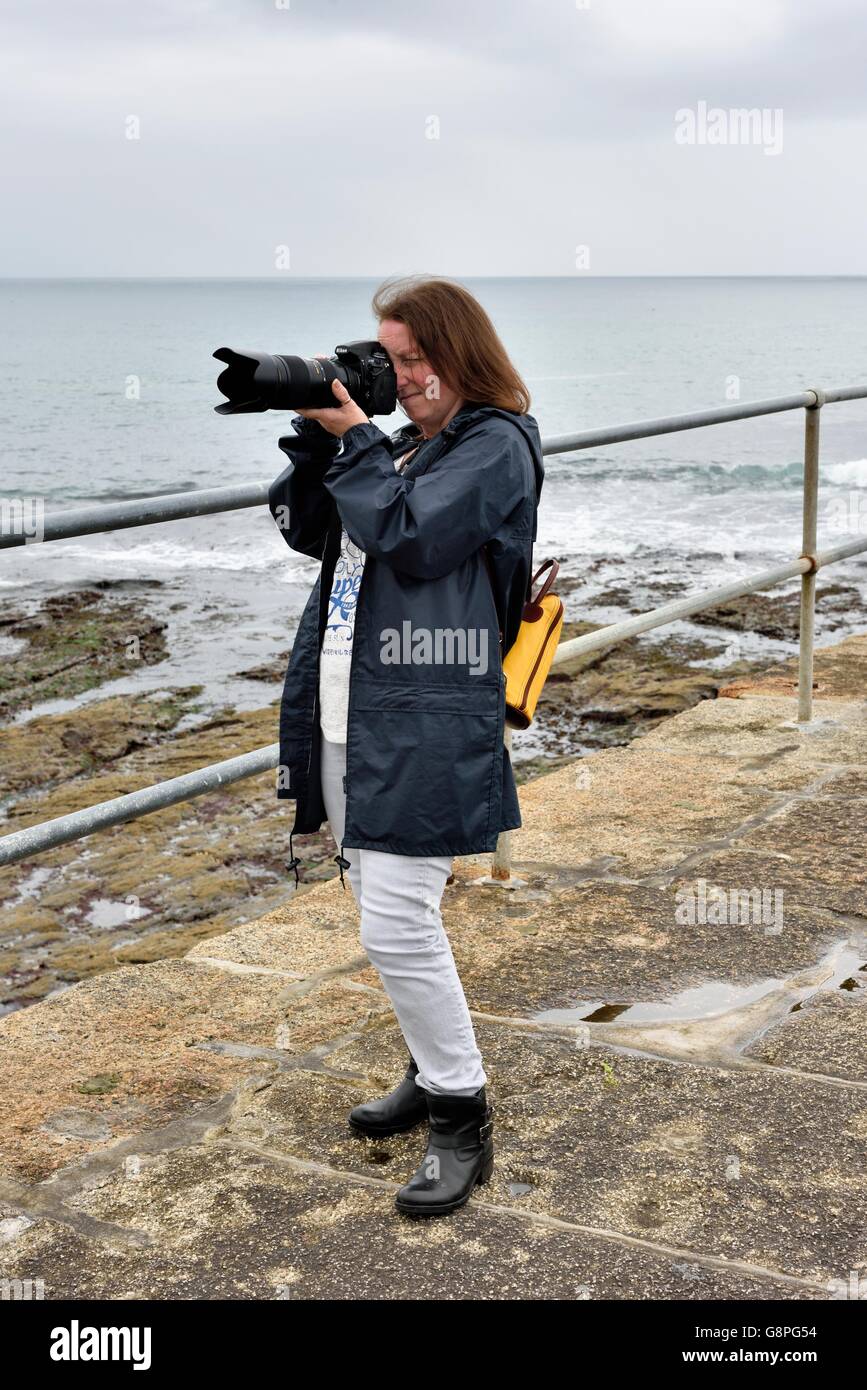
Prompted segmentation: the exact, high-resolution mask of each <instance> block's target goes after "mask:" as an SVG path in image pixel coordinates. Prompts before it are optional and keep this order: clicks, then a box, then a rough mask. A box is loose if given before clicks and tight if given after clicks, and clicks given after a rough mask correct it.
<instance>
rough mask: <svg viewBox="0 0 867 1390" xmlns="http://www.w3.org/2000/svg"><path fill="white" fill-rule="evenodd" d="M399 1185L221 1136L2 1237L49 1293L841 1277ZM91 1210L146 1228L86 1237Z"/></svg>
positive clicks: (626, 1286)
mask: <svg viewBox="0 0 867 1390" xmlns="http://www.w3.org/2000/svg"><path fill="white" fill-rule="evenodd" d="M395 1190H396V1184H392V1183H391V1182H388V1181H373V1182H371V1181H367V1182H353V1181H352V1180H351V1179H349V1178H347V1177H346V1176H345V1175H343V1174H341V1173H339V1172H317V1171H315V1169H308V1170H305V1169H303V1168H298V1167H293V1166H292V1165H290V1164H287V1163H285V1162H281V1161H280V1160H279V1158H274V1157H271V1156H270V1155H268V1154H267V1153H262V1152H257V1151H256V1150H255V1149H251V1148H242V1147H221V1146H219V1145H210V1146H205V1147H196V1148H189V1149H183V1150H180V1151H177V1152H174V1153H171V1154H168V1155H160V1156H158V1157H157V1158H155V1159H154V1160H153V1162H151V1163H149V1164H148V1165H147V1166H146V1167H144V1168H143V1169H142V1170H141V1172H140V1173H139V1175H138V1176H137V1177H135V1178H134V1179H131V1178H124V1177H121V1176H116V1177H114V1178H112V1179H109V1180H108V1181H106V1182H105V1183H104V1184H103V1185H102V1186H101V1187H99V1188H98V1189H92V1190H90V1191H88V1192H87V1193H85V1194H83V1195H82V1197H81V1198H79V1199H78V1200H77V1201H76V1202H75V1203H74V1204H71V1205H70V1215H69V1221H68V1222H65V1223H60V1222H57V1221H39V1222H37V1223H34V1225H33V1226H31V1227H30V1228H29V1229H27V1230H26V1231H25V1232H24V1233H23V1234H21V1235H20V1236H19V1237H18V1238H17V1239H16V1240H14V1241H12V1242H10V1243H8V1244H7V1245H6V1247H5V1248H4V1252H3V1254H4V1274H5V1275H6V1277H7V1278H13V1279H14V1278H19V1279H42V1280H43V1281H44V1295H45V1298H46V1299H48V1300H52V1299H67V1298H71V1299H104V1298H112V1299H119V1300H126V1299H167V1300H172V1301H178V1300H191V1299H245V1300H268V1299H277V1300H301V1301H305V1300H312V1299H316V1300H320V1299H329V1300H331V1299H334V1300H356V1299H362V1300H381V1299H386V1298H387V1299H413V1300H415V1299H425V1300H428V1299H430V1300H465V1299H485V1300H515V1299H570V1300H571V1299H575V1300H582V1301H585V1300H593V1299H615V1300H620V1299H623V1300H626V1299H653V1298H660V1299H679V1300H680V1299H682V1300H704V1299H750V1300H771V1299H773V1300H793V1299H797V1300H799V1301H801V1300H807V1301H811V1300H816V1301H818V1300H824V1299H828V1298H830V1296H831V1295H830V1292H829V1291H828V1290H827V1289H824V1288H823V1287H822V1286H821V1284H820V1285H818V1286H816V1287H811V1286H809V1285H807V1284H804V1283H799V1282H796V1281H787V1280H784V1279H782V1278H779V1277H776V1278H775V1277H773V1275H770V1274H768V1275H763V1274H761V1273H760V1272H759V1271H749V1270H744V1269H740V1268H738V1267H736V1266H735V1267H726V1266H725V1265H724V1264H719V1265H716V1266H715V1265H714V1263H713V1262H711V1261H704V1260H697V1259H695V1258H694V1257H693V1256H692V1254H691V1252H689V1251H685V1252H684V1251H677V1250H671V1251H669V1250H665V1249H660V1248H656V1247H654V1245H653V1244H652V1243H651V1242H648V1241H642V1240H639V1241H635V1242H628V1241H621V1240H612V1239H605V1238H604V1237H601V1236H598V1235H595V1234H593V1233H587V1232H584V1231H581V1230H579V1229H572V1228H570V1227H569V1226H568V1224H566V1223H558V1222H556V1221H550V1222H546V1221H544V1220H539V1219H529V1220H528V1219H527V1218H525V1217H522V1216H521V1215H519V1214H517V1213H512V1212H510V1211H508V1210H503V1209H502V1208H498V1207H497V1206H496V1205H493V1204H488V1203H483V1202H480V1201H479V1200H478V1199H477V1198H475V1197H474V1198H472V1199H471V1200H470V1202H469V1203H468V1204H467V1206H466V1207H464V1208H463V1209H462V1210H461V1211H460V1212H457V1213H454V1214H453V1215H452V1216H450V1217H448V1218H445V1219H440V1220H436V1219H431V1220H428V1221H426V1222H424V1223H419V1222H415V1221H413V1220H411V1219H409V1218H406V1217H404V1216H402V1215H401V1214H400V1213H398V1212H397V1211H395V1210H394V1205H393V1204H394V1192H395ZM85 1217H88V1218H90V1219H92V1220H96V1219H99V1220H105V1221H109V1220H110V1221H112V1222H115V1223H118V1224H121V1225H123V1226H125V1227H126V1228H127V1229H129V1230H131V1231H135V1232H137V1233H140V1234H141V1235H142V1236H144V1237H145V1238H146V1239H147V1241H148V1243H147V1244H146V1245H145V1246H143V1247H142V1246H135V1245H131V1244H130V1243H125V1242H122V1241H121V1240H119V1239H115V1240H114V1241H111V1240H108V1239H104V1240H96V1239H93V1238H90V1239H88V1238H87V1237H86V1236H85V1235H83V1234H82V1233H81V1231H80V1230H79V1229H76V1227H75V1225H74V1224H73V1223H74V1222H75V1221H82V1220H83V1219H84V1218H85Z"/></svg>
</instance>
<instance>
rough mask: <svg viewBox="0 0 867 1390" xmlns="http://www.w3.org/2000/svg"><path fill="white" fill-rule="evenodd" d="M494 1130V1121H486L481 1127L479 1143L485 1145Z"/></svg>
mask: <svg viewBox="0 0 867 1390" xmlns="http://www.w3.org/2000/svg"><path fill="white" fill-rule="evenodd" d="M493 1128H494V1122H493V1120H486V1121H485V1123H484V1124H483V1125H479V1143H480V1144H484V1142H485V1140H486V1139H487V1138H488V1137H489V1135H490V1134H491V1132H492V1130H493Z"/></svg>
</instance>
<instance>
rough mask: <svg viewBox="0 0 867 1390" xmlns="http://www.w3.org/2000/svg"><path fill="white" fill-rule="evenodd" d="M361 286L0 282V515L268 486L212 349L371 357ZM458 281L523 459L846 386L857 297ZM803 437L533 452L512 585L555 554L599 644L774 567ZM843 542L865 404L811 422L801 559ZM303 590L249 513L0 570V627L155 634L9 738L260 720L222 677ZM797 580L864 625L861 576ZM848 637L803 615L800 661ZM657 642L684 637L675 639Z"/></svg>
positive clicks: (856, 379)
mask: <svg viewBox="0 0 867 1390" xmlns="http://www.w3.org/2000/svg"><path fill="white" fill-rule="evenodd" d="M379 283H380V281H379V280H378V279H325V278H310V279H298V278H295V277H292V278H289V277H288V276H287V277H286V278H280V276H279V275H275V277H274V278H271V279H267V280H253V279H242V280H230V279H227V280H218V279H206V280H186V279H142V280H112V279H99V280H97V279H92V280H85V279H79V280H61V279H58V280H20V279H19V280H5V281H2V282H0V304H2V322H3V333H2V335H0V427H2V463H0V497H5V498H15V497H26V498H38V499H41V500H42V502H43V504H44V508H45V512H46V514H51V513H53V512H60V511H63V509H65V508H72V507H80V506H81V505H83V504H84V503H99V502H116V501H120V500H127V499H133V498H144V497H151V496H154V495H157V494H161V493H177V492H188V491H190V492H191V491H194V490H195V489H198V488H212V487H219V486H221V485H224V484H230V483H246V482H253V481H265V482H270V481H271V480H272V479H273V478H275V477H276V476H277V474H278V473H280V472H282V470H283V468H284V466H285V464H286V459H285V457H284V455H283V454H282V453H281V452H280V451H279V449H278V447H277V440H278V437H279V436H280V435H281V434H285V433H287V432H289V423H288V422H289V418H290V413H289V412H279V411H268V412H264V413H261V414H253V415H236V416H229V417H227V416H221V415H218V414H216V413H215V411H214V409H213V407H214V406H215V405H216V404H217V403H218V402H219V401H220V400H222V397H221V396H220V394H219V392H218V391H217V387H216V378H217V375H218V373H219V372H220V371H221V370H222V364H221V363H218V362H217V361H215V360H214V358H213V355H212V354H213V352H214V351H215V350H216V349H217V348H220V347H223V346H228V347H232V348H236V349H243V348H252V349H256V350H263V351H267V352H274V353H277V352H283V353H298V354H301V355H304V356H311V355H313V354H314V353H317V352H323V353H332V352H333V350H334V347H335V346H336V345H337V344H338V343H340V342H345V341H347V340H350V339H353V338H365V337H371V338H375V337H376V329H377V323H376V319H375V317H374V315H373V313H372V310H371V297H372V295H373V293H374V291H375V289H376V287H377V285H378V284H379ZM462 283H464V284H465V285H466V286H467V287H468V288H469V289H470V290H471V292H472V293H473V294H475V295H476V297H477V298H478V299H479V300H480V302H481V303H482V304H483V305H484V307H485V309H486V310H487V312H488V313H489V315H490V316H491V318H492V320H493V322H494V324H495V326H496V328H497V331H498V332H499V334H500V337H501V338H502V340H503V342H504V344H505V346H506V349H507V351H508V353H509V355H510V357H511V359H512V361H513V362H514V364H515V366H516V367H517V369H518V371H519V372H520V374H521V375H522V377H523V378H524V380H525V381H526V383H527V385H528V387H529V390H530V393H531V396H532V403H531V413H532V414H533V415H534V416H535V418H536V420H537V421H538V423H539V426H540V429H541V432H542V435H543V437H546V436H547V437H551V436H555V435H562V434H566V433H571V432H576V431H579V430H585V429H591V428H594V427H596V426H604V425H616V424H621V423H624V422H628V421H634V420H640V419H645V418H655V417H659V416H664V415H671V414H676V413H680V412H687V411H695V410H703V409H710V408H713V407H718V406H721V405H726V404H731V403H734V402H736V401H749V400H756V399H762V398H766V397H773V396H781V395H788V394H790V393H795V392H798V391H802V390H805V389H806V388H809V387H814V386H821V387H829V386H843V385H857V384H864V383H867V279H861V278H847V277H841V278H825V277H816V278H787V277H782V276H781V277H768V278H755V277H745V278H663V277H653V278H611V279H608V278H598V277H593V278H590V277H583V276H581V275H580V274H576V275H575V276H574V277H571V278H568V277H567V278H528V279H518V278H516V279H495V278H480V279H465V280H463V281H462ZM405 420H406V417H405V416H404V415H403V413H402V412H397V413H396V414H395V415H393V416H391V417H389V418H388V419H386V418H383V417H378V418H377V420H376V423H377V424H378V425H380V427H381V428H383V429H384V430H386V431H387V432H388V431H391V430H393V429H395V428H397V427H398V425H400V424H403V423H405ZM803 436H804V413H803V411H792V412H789V413H785V414H777V415H773V416H769V417H766V418H761V419H752V420H747V421H740V422H736V423H727V424H724V425H716V426H712V427H707V428H701V429H694V430H688V431H684V432H681V433H677V434H671V435H660V436H656V437H654V438H651V439H647V440H637V441H634V442H630V443H626V444H616V445H610V446H606V447H600V448H593V449H587V450H582V451H580V452H565V453H562V454H559V455H548V456H547V457H546V460H545V468H546V474H545V482H544V486H543V491H542V500H541V504H540V509H539V529H538V536H537V540H536V545H535V550H534V565H535V567H538V565H540V564H541V563H542V561H543V560H545V559H547V558H549V557H552V556H553V557H555V558H556V559H557V560H558V561H559V563H560V575H561V576H568V577H569V579H570V592H569V595H568V599H567V603H566V616H567V618H568V619H575V620H577V619H586V620H588V621H592V622H596V623H599V622H613V621H616V620H617V619H619V618H623V617H626V616H629V615H630V614H632V613H634V612H635V611H641V610H643V609H644V608H647V607H652V606H654V604H656V603H659V602H662V601H664V600H665V599H666V598H668V597H671V595H672V593H674V592H675V591H682V592H692V591H696V590H700V589H704V588H709V587H711V586H714V585H719V584H723V583H726V582H728V581H730V580H733V579H736V578H738V577H740V576H747V575H750V574H752V573H754V572H756V571H758V570H761V569H764V568H766V567H769V566H771V565H774V564H776V563H780V562H783V561H785V560H787V559H791V558H794V557H795V556H797V555H798V554H799V552H800V548H801V547H800V540H801V482H802V476H803ZM858 535H860V536H862V537H864V538H867V400H863V401H852V402H846V403H840V404H831V405H828V406H827V407H826V408H824V409H823V411H822V419H821V471H820V507H819V543H820V546H823V547H824V546H830V545H834V544H839V543H840V542H842V541H845V540H849V539H853V538H854V537H856V536H858ZM317 573H318V564H317V562H316V561H314V560H310V559H308V558H307V557H305V556H302V555H298V554H296V553H295V552H293V551H291V550H290V549H289V547H288V546H287V545H286V542H285V540H284V539H283V536H282V534H281V533H280V532H279V530H278V529H277V527H276V526H275V524H274V522H273V520H272V519H271V516H270V514H269V512H268V510H267V508H266V507H257V508H251V509H245V510H238V511H233V512H227V513H224V514H221V515H217V516H206V517H200V518H195V519H189V520H178V521H172V522H169V523H164V524H161V525H150V526H142V527H136V528H130V529H125V530H122V531H117V532H114V533H106V534H98V535H92V536H84V537H80V538H78V539H75V540H69V541H59V542H50V543H46V544H35V545H27V546H22V547H18V548H15V549H11V550H5V551H0V605H2V606H3V607H4V608H6V610H7V612H8V611H12V610H15V611H17V610H18V609H20V608H22V607H23V608H25V609H26V608H28V607H32V606H33V605H35V604H37V603H38V602H39V601H40V599H42V598H44V597H45V596H47V595H49V594H53V593H56V592H58V591H60V590H63V589H68V588H70V587H73V588H74V587H78V586H81V585H88V584H91V583H93V582H95V581H100V580H109V581H111V582H112V585H117V588H118V592H120V593H123V592H125V591H129V592H133V593H134V592H136V591H137V586H138V585H139V584H141V582H142V581H154V580H158V581H160V582H159V584H158V585H153V584H151V585H150V586H148V587H147V588H145V589H143V590H142V594H143V596H144V598H145V601H146V603H147V605H148V606H149V607H150V608H151V609H152V610H153V611H155V612H156V613H157V615H158V616H160V617H162V618H163V619H164V620H165V621H166V622H167V623H168V629H167V634H166V636H167V643H168V648H169V652H170V655H169V657H168V658H167V660H166V661H164V662H161V663H159V664H157V665H154V666H148V667H142V668H140V669H139V670H137V672H136V673H135V674H134V675H133V674H131V675H129V676H125V677H124V678H123V679H122V680H118V681H114V682H112V683H111V684H110V685H103V686H101V687H99V688H98V689H97V690H95V691H92V692H88V694H87V695H83V696H78V697H76V700H75V701H74V702H68V701H63V700H55V701H52V702H50V703H47V702H46V703H45V704H42V705H39V706H36V707H34V708H32V709H31V710H29V711H24V712H23V713H22V714H21V715H19V716H18V718H19V719H21V720H26V719H28V718H31V717H32V716H33V715H34V714H35V713H40V714H41V713H50V712H53V711H59V710H63V709H66V708H70V707H71V706H72V704H80V703H81V702H82V701H83V700H85V699H95V698H103V697H104V696H106V695H107V694H114V693H118V692H124V691H129V692H135V691H145V690H150V689H165V688H167V687H169V686H188V685H191V684H201V685H202V686H203V688H204V689H203V700H204V702H205V706H206V708H209V709H214V710H216V709H224V708H227V707H229V706H233V707H235V708H236V709H249V708H257V707H261V705H263V704H264V703H266V702H267V699H270V698H274V692H273V690H272V691H271V694H269V695H267V696H266V695H265V694H264V693H263V685H262V683H261V681H257V680H252V679H250V678H249V677H247V676H246V675H245V674H244V673H245V672H247V671H249V669H250V668H251V667H255V666H257V665H259V664H261V663H267V662H269V661H272V660H273V659H274V658H275V657H276V656H277V655H278V654H279V653H285V652H286V651H287V650H288V648H289V647H290V646H291V642H292V636H293V633H294V630H295V627H296V624H297V621H298V618H299V616H300V613H301V611H302V609H303V607H304V604H305V602H306V599H307V596H308V594H309V592H310V588H311V586H312V585H313V583H314V582H315V580H316V576H317ZM822 580H823V581H824V580H829V581H830V580H833V582H835V583H840V584H846V585H850V586H852V587H853V589H854V590H857V592H858V594H859V595H860V599H861V603H863V602H867V563H865V559H864V557H861V558H860V559H856V560H849V561H846V562H843V563H840V564H839V565H835V566H834V567H833V570H828V571H824V572H823V575H822ZM789 587H792V586H789ZM863 623H864V617H863V611H861V604H853V606H852V609H851V612H846V611H843V612H842V613H841V612H840V610H839V607H838V608H837V609H836V611H835V613H834V619H833V628H831V627H829V626H828V623H827V622H826V620H825V618H824V617H823V614H822V611H821V605H820V607H819V614H818V621H817V638H818V640H819V641H820V642H821V641H822V640H823V635H825V636H826V637H827V636H828V634H830V633H831V632H833V639H834V640H836V639H838V638H839V637H841V636H845V635H846V633H847V632H848V631H857V630H859V629H863ZM706 631H707V630H706V629H705V632H706ZM665 632H666V633H669V634H676V635H686V634H689V633H694V632H695V629H694V628H693V627H692V626H691V624H690V623H689V622H679V623H676V624H674V625H672V626H670V627H668V628H666V629H665ZM5 640H6V642H7V647H6V650H7V651H8V650H9V646H8V643H9V641H10V639H8V638H7V639H5ZM642 640H643V641H644V640H646V641H657V642H658V641H659V640H660V633H658V632H657V633H656V634H649V635H648V637H647V638H645V639H642ZM663 640H664V639H663ZM739 643H740V646H739V651H738V654H739V655H741V656H744V657H746V658H748V659H749V658H753V657H756V658H758V657H761V658H764V657H767V659H768V661H769V662H770V661H772V660H776V659H778V658H779V657H782V656H786V655H790V654H791V652H792V651H793V650H794V646H793V644H792V643H791V642H786V641H782V640H779V639H772V638H769V637H761V636H753V635H752V634H745V635H744V636H743V637H739ZM2 655H3V648H2V647H0V656H2ZM719 660H720V662H722V663H724V662H725V660H726V653H725V652H722V653H721V655H720V657H719Z"/></svg>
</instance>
